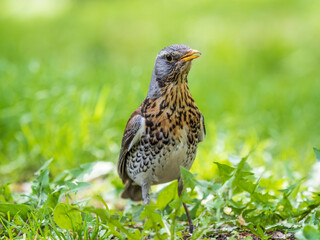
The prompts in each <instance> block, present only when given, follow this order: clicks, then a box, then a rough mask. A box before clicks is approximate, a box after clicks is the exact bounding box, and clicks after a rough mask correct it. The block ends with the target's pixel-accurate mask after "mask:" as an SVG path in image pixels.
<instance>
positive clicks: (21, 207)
mask: <svg viewBox="0 0 320 240" xmlns="http://www.w3.org/2000/svg"><path fill="white" fill-rule="evenodd" d="M0 212H2V213H4V214H8V213H9V214H10V216H15V215H16V214H18V215H19V216H20V217H21V218H22V219H26V218H27V217H28V213H29V212H31V207H29V206H27V205H25V204H11V203H0Z"/></svg>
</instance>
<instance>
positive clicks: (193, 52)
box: [179, 49, 201, 62]
mask: <svg viewBox="0 0 320 240" xmlns="http://www.w3.org/2000/svg"><path fill="white" fill-rule="evenodd" d="M200 55H201V52H199V51H197V50H194V49H191V50H190V51H188V52H187V54H185V55H183V56H182V57H181V58H180V59H179V60H182V61H184V62H187V61H191V60H193V59H195V58H198V57H200Z"/></svg>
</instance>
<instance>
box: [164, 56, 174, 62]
mask: <svg viewBox="0 0 320 240" xmlns="http://www.w3.org/2000/svg"><path fill="white" fill-rule="evenodd" d="M165 58H166V60H167V61H168V62H171V61H172V60H173V57H172V56H171V54H167V55H166V56H165Z"/></svg>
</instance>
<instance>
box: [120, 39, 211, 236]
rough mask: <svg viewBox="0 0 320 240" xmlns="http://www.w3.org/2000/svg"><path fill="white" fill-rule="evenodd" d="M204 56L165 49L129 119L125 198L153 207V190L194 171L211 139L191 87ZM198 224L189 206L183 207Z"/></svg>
mask: <svg viewBox="0 0 320 240" xmlns="http://www.w3.org/2000/svg"><path fill="white" fill-rule="evenodd" d="M200 55H201V53H200V52H199V51H197V50H194V49H191V48H190V47H188V46H187V45H183V44H175V45H171V46H168V47H165V48H163V49H162V50H161V51H160V52H159V53H158V55H157V57H156V59H155V65H154V68H153V72H152V76H151V81H150V84H149V89H148V93H147V96H146V98H145V99H144V101H143V102H142V104H141V105H140V107H139V108H138V109H136V110H135V111H134V112H133V113H132V115H131V117H130V118H129V120H128V122H127V125H126V128H125V131H124V134H123V138H122V143H121V149H120V155H119V160H118V166H117V170H118V174H119V176H120V178H121V179H122V182H123V183H124V184H125V187H124V190H123V192H122V194H121V197H122V198H129V199H131V200H133V201H141V200H142V201H143V204H150V196H149V191H150V187H151V185H156V184H161V183H167V182H170V181H173V180H178V194H179V196H180V195H181V192H182V190H183V182H182V179H181V173H180V166H182V167H184V168H185V169H187V170H189V169H190V168H191V166H192V164H193V162H194V159H195V157H196V152H197V146H198V143H199V142H202V141H203V140H204V138H205V135H206V130H205V123H204V117H203V115H202V113H201V112H200V111H199V109H198V107H197V105H196V103H195V101H194V99H193V97H192V96H191V94H190V91H189V87H188V80H187V76H188V73H189V71H190V69H191V65H192V60H194V59H196V58H198V57H200ZM183 206H184V208H185V211H186V215H187V217H188V221H189V232H190V233H192V232H193V228H194V226H193V224H192V220H191V218H190V214H189V212H188V209H187V206H186V204H185V203H183Z"/></svg>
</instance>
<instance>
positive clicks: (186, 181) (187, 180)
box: [180, 167, 198, 190]
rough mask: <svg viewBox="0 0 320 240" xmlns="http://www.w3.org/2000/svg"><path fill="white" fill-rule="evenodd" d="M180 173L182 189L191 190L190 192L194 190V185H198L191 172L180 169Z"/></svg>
mask: <svg viewBox="0 0 320 240" xmlns="http://www.w3.org/2000/svg"><path fill="white" fill-rule="evenodd" d="M180 171H181V178H182V181H183V188H184V189H187V188H191V190H193V189H194V187H195V185H197V184H198V182H197V180H196V179H195V176H196V175H195V174H192V173H191V172H189V171H188V170H187V169H185V168H183V167H180Z"/></svg>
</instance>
